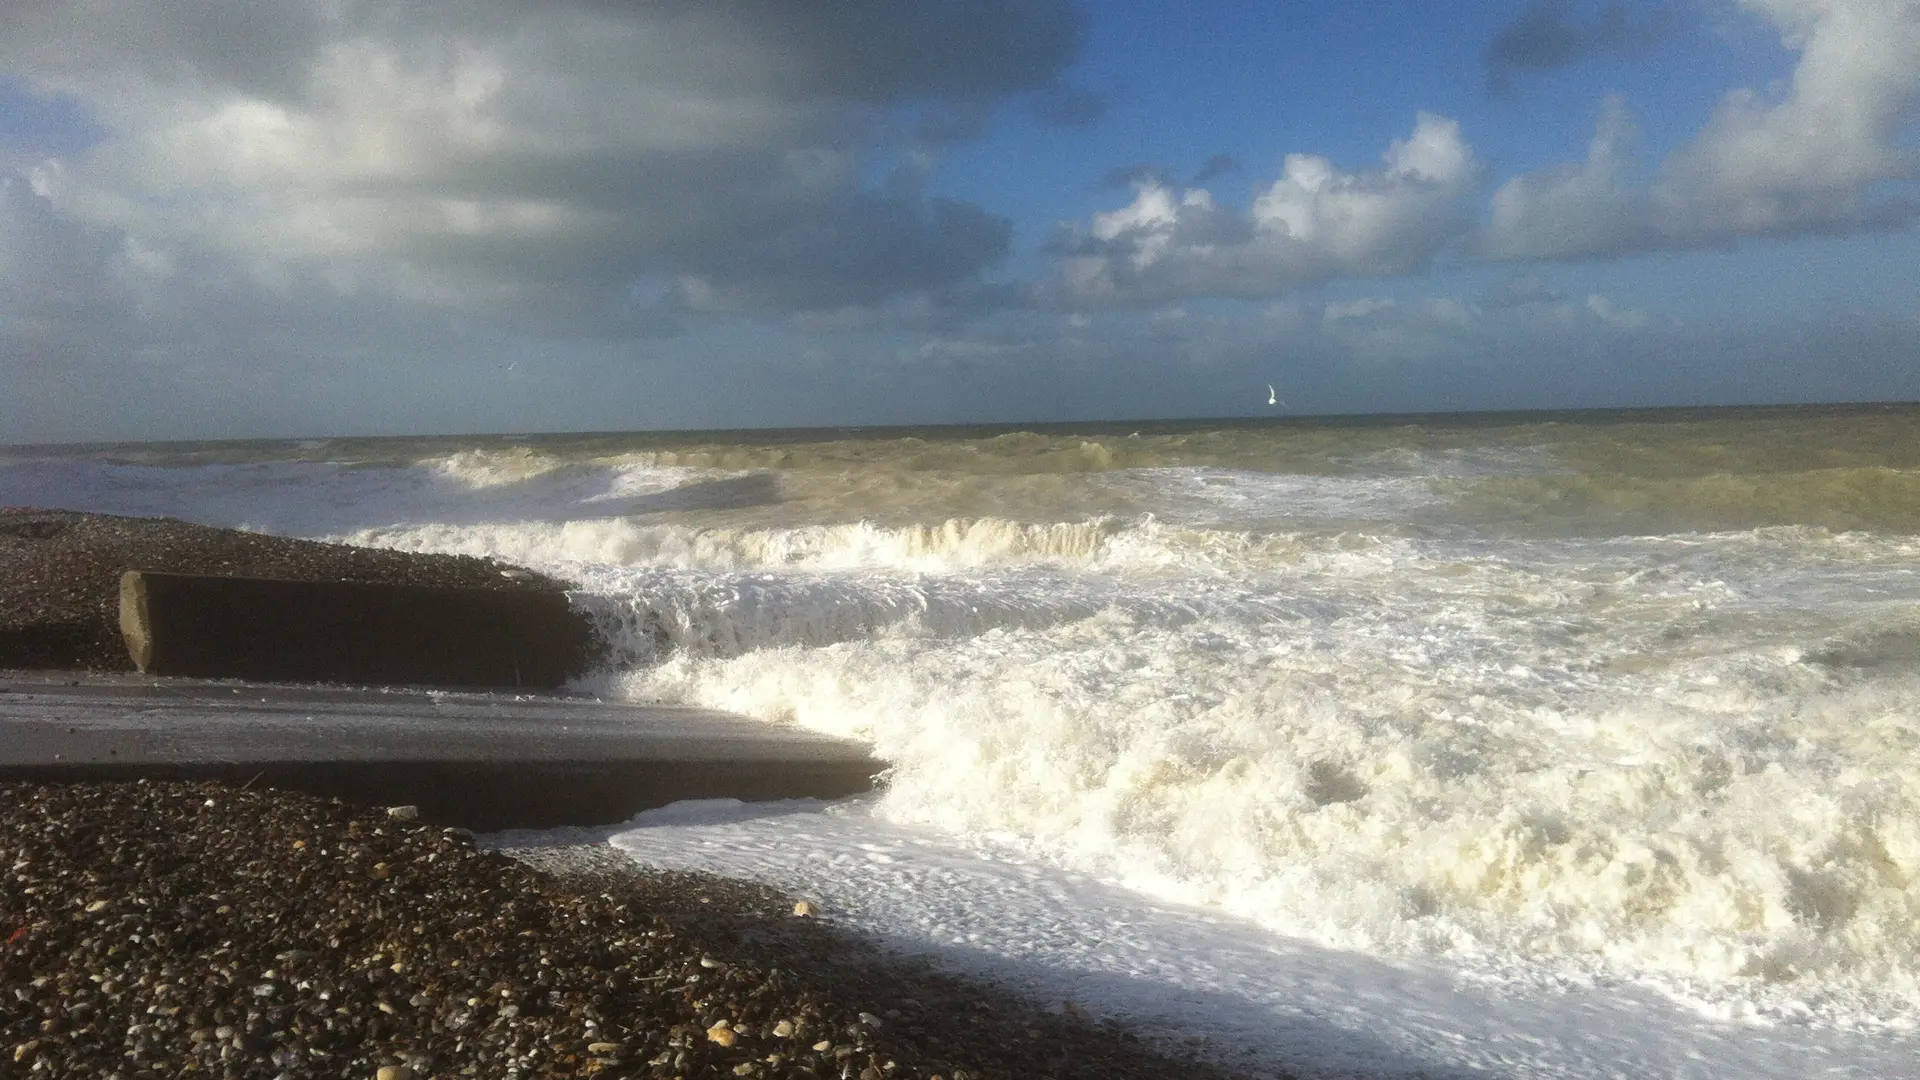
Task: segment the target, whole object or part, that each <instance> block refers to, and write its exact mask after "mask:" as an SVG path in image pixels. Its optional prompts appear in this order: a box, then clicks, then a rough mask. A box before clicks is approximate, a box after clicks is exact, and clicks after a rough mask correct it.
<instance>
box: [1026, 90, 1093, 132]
mask: <svg viewBox="0 0 1920 1080" xmlns="http://www.w3.org/2000/svg"><path fill="white" fill-rule="evenodd" d="M1033 115H1034V117H1035V118H1036V119H1038V120H1039V121H1040V122H1041V123H1042V124H1045V125H1046V126H1048V127H1055V128H1083V127H1092V126H1093V125H1094V124H1097V123H1099V122H1100V121H1101V120H1102V119H1104V118H1105V117H1106V115H1107V102H1106V99H1105V98H1103V97H1101V96H1100V95H1098V94H1096V93H1094V92H1093V91H1091V90H1082V89H1080V88H1078V87H1073V86H1052V87H1048V88H1046V89H1044V90H1041V91H1039V92H1038V93H1036V94H1035V95H1034V96H1033Z"/></svg>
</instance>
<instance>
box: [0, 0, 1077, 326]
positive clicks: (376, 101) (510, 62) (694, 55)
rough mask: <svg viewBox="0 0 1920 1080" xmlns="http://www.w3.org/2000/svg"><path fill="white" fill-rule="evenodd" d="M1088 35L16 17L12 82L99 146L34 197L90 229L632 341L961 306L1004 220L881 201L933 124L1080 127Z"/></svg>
mask: <svg viewBox="0 0 1920 1080" xmlns="http://www.w3.org/2000/svg"><path fill="white" fill-rule="evenodd" d="M1081 34H1082V27H1081V23H1080V20H1079V17H1078V15H1077V14H1076V13H1075V11H1074V10H1073V9H1072V8H1071V7H1070V6H1068V4H1067V3H1065V0H964V2H959V3H948V4H939V5H897V4H891V3H884V2H880V0H861V2H852V3H844V4H834V5H829V6H826V7H816V6H813V5H790V4H783V3H777V2H773V0H761V2H751V0H737V2H733V3H719V4H702V3H692V2H673V0H668V2H661V3H651V4H607V3H597V2H590V0H572V2H566V3H557V4H549V5H537V6H528V5H522V4H514V3H506V2H480V3H459V4H456V3H451V2H441V0H425V2H422V3H410V4H405V5H399V6H395V5H389V4H376V3H371V2H366V0H345V2H341V3H331V4H320V3H309V2H298V0H262V2H260V3H253V4H247V5H242V6H240V7H238V8H236V7H235V6H234V5H231V4H220V3H214V2H212V0H183V2H180V3H169V4H141V3H134V2H131V0H49V2H39V3H33V4H15V5H8V6H7V7H6V8H5V9H4V10H3V11H0V70H6V71H11V72H13V73H14V74H16V75H17V76H20V77H23V78H24V79H26V80H27V82H28V83H29V84H30V85H31V86H32V87H33V88H34V89H35V90H36V91H38V92H41V93H64V94H68V95H71V96H73V97H74V98H77V99H79V100H81V101H84V102H85V103H86V104H87V105H88V106H89V107H90V108H91V109H93V110H94V111H95V112H96V114H97V117H98V120H99V121H100V123H101V124H102V126H103V127H104V128H105V129H106V130H108V131H109V132H111V133H112V134H111V135H110V136H109V137H107V138H105V139H104V140H103V141H101V142H100V143H99V144H98V145H97V146H95V147H93V148H92V149H91V150H89V151H88V152H85V153H82V154H77V155H70V156H67V157H65V158H62V159H58V160H51V161H48V162H45V163H43V164H41V165H39V166H38V167H37V168H35V169H34V171H33V174H32V180H33V186H34V188H35V190H36V191H37V192H38V193H39V194H41V195H43V196H44V197H46V198H47V199H48V200H49V201H50V203H51V205H52V206H54V207H55V208H56V209H57V210H58V211H59V212H60V213H62V214H64V215H68V216H71V217H73V218H74V219H76V220H78V221H83V222H86V223H87V224H88V225H89V226H92V227H101V228H110V229H115V230H119V231H120V232H121V233H123V234H124V235H126V236H128V237H130V238H133V239H134V240H136V241H138V242H139V243H141V244H144V245H147V246H148V247H151V248H155V249H182V250H196V251H202V252H216V251H217V252H224V253H229V254H231V255H233V256H235V257H236V259H237V260H238V261H239V262H240V263H241V264H243V265H245V266H247V267H249V268H251V269H252V270H253V271H255V272H257V273H258V274H260V275H263V276H268V277H271V276H273V275H276V274H282V273H286V272H289V271H292V270H301V269H304V270H311V271H313V272H315V273H318V274H319V275H320V276H321V277H322V278H323V279H324V280H325V281H327V282H329V283H330V284H331V286H332V287H333V288H335V289H337V290H340V291H343V292H352V291H356V290H373V289H379V290H391V291H394V292H397V293H399V294H400V295H403V296H405V297H407V298H409V299H410V300H412V301H413V302H416V303H421V304H424V305H428V306H430V307H439V308H446V309H459V310H464V311H468V312H473V313H482V314H493V315H499V314H503V313H505V314H512V315H517V316H523V317H533V318H544V319H547V320H550V321H552V322H555V323H571V324H579V323H583V322H592V321H595V320H603V321H605V320H610V321H612V322H614V323H616V324H617V323H618V321H619V316H620V315H621V314H622V312H624V311H626V310H628V308H629V307H630V306H631V301H632V297H631V296H630V295H629V293H630V292H631V290H633V289H634V287H635V285H636V283H664V284H665V285H666V286H667V287H669V288H670V289H671V290H672V292H673V293H674V294H675V295H677V296H679V298H680V299H682V300H683V301H685V302H687V303H689V304H690V305H692V306H696V307H701V306H704V307H712V308H723V309H728V310H752V311H784V310H792V309H797V308H806V307H814V306H821V305H832V304H845V303H855V302H871V301H876V300H880V299H884V298H886V297H889V296H893V295H897V294H900V293H906V292H912V291H915V290H937V289H940V288H944V287H949V286H953V285H956V284H960V283H964V282H966V281H968V280H970V279H972V278H974V277H976V276H977V275H978V274H979V273H980V272H981V271H982V270H983V269H985V268H987V267H990V266H992V265H994V264H995V263H997V262H998V261H999V260H1000V259H1002V258H1003V257H1004V256H1005V255H1006V252H1007V237H1008V232H1009V226H1008V224H1007V223H1006V221H1005V220H1004V219H1002V218H999V217H997V216H996V215H994V214H992V213H990V212H989V211H987V210H985V209H983V208H981V207H978V206H974V205H971V204H965V203H958V202H952V201H940V200H936V199H932V198H929V197H928V196H927V195H926V194H925V193H924V192H923V191H922V190H921V188H922V185H921V184H919V183H917V182H916V176H915V175H914V164H913V162H912V161H911V160H908V159H904V158H903V159H901V160H900V161H899V162H897V163H896V165H897V167H896V172H897V173H898V175H897V176H896V178H895V180H894V181H893V182H890V183H884V184H881V185H879V186H877V187H876V186H874V185H873V184H872V183H870V182H869V179H868V177H869V176H870V175H871V174H872V172H873V170H874V168H875V166H876V164H877V163H879V164H883V165H884V159H885V156H886V151H885V149H884V148H885V147H886V146H887V145H889V140H896V141H897V140H899V139H902V138H905V137H906V136H902V135H901V131H902V130H905V129H909V128H912V127H913V126H914V124H915V121H916V118H924V117H926V116H928V115H935V114H938V115H948V114H952V113H954V112H956V111H957V112H961V113H964V112H966V111H968V110H974V111H979V110H982V109H988V108H991V107H992V106H993V105H994V104H995V103H996V102H998V101H1001V100H1003V99H1006V98H1008V97H1010V96H1013V95H1020V94H1029V93H1031V94H1035V95H1043V94H1044V95H1050V96H1049V97H1048V101H1049V102H1053V101H1054V99H1056V98H1059V97H1061V95H1062V94H1066V96H1068V97H1071V96H1072V95H1071V94H1069V93H1067V92H1066V91H1063V90H1062V89H1061V88H1060V86H1059V76H1060V73H1061V71H1062V70H1063V69H1064V68H1065V66H1066V65H1067V64H1068V63H1069V62H1070V61H1071V60H1072V59H1073V57H1074V55H1075V54H1076V51H1077V49H1078V47H1079V42H1080V38H1081ZM1079 104H1080V107H1081V111H1082V112H1085V111H1086V110H1087V109H1088V108H1089V107H1090V106H1088V105H1087V103H1086V102H1080V103H1079ZM1068 111H1071V110H1068Z"/></svg>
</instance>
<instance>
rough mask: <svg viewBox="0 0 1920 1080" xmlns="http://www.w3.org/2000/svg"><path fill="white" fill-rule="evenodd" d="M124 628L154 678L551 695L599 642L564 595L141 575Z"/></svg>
mask: <svg viewBox="0 0 1920 1080" xmlns="http://www.w3.org/2000/svg"><path fill="white" fill-rule="evenodd" d="M120 631H121V633H122V634H123V635H124V636H125V638H126V642H127V651H128V653H129V654H130V655H131V656H132V658H133V662H134V666H136V667H137V668H139V669H140V671H142V672H144V673H146V674H150V675H187V676H198V677H201V678H237V679H260V680H269V681H289V682H349V683H362V682H365V683H401V684H416V685H424V686H467V687H515V688H525V687H534V688H548V689H550V688H552V687H556V686H559V685H560V684H561V683H562V682H564V681H566V680H567V679H568V678H569V677H571V676H573V675H577V674H579V673H580V669H581V668H582V667H583V666H584V665H585V663H586V660H587V657H588V652H589V649H590V646H591V641H592V630H591V629H590V628H589V627H588V626H587V624H586V622H585V620H584V619H583V618H582V617H581V616H580V615H578V614H576V613H574V612H573V611H571V610H569V608H568V606H567V599H566V597H565V596H563V595H561V594H560V593H557V592H545V591H535V590H507V589H476V588H461V587H454V586H442V585H402V584H386V583H374V582H361V581H288V580H280V579H275V578H258V577H216V576H211V575H203V574H167V573H154V572H151V571H139V570H132V571H128V572H127V573H125V574H123V575H121V578H120Z"/></svg>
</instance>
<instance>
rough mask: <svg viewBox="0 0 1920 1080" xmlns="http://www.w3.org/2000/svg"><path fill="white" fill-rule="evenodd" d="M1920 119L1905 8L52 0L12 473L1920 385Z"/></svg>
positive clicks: (24, 185)
mask: <svg viewBox="0 0 1920 1080" xmlns="http://www.w3.org/2000/svg"><path fill="white" fill-rule="evenodd" d="M827 12H830V14H827ZM1917 121H1920V0H1677V2H1673V3H1658V2H1642V0H1631V2H1630V0H1620V2H1617V3H1607V2H1589V0H1519V2H1512V3H1508V2H1497V3H1486V4H1481V5H1475V6H1472V7H1469V8H1465V9H1460V8H1459V7H1458V6H1456V7H1454V8H1448V7H1444V6H1436V5H1432V4H1422V3H1401V2H1397V0H1396V2H1390V3H1379V4H1373V5H1353V4H1335V3H1296V4H1288V5H1272V4H1255V3H1245V4H1238V3H1236V4H1214V5H1193V4H1176V3H1160V2H1145V0H1138V2H1129V3H1119V2H1115V3H1104V4H1074V3H1071V2H1069V0H950V2H947V3H941V4H924V5H914V4H894V3H885V2H880V0H858V2H850V3H846V4H840V5H835V6H834V7H832V8H830V9H827V8H815V7H811V6H806V5H790V4H781V3H776V2H773V0H735V2H732V3H720V4H692V3H680V2H661V3H649V4H639V3H635V4H620V3H613V4H608V3H591V2H587V0H578V2H567V3H555V4H550V5H527V4H518V3H509V2H506V0H475V2H470V3H458V4H455V3H440V2H423V3H419V4H410V5H407V6H406V7H404V8H397V9H396V8H393V7H392V6H391V5H382V4H373V3H367V2H362V0H341V2H337V3H324V4H323V3H320V2H318V0H260V2H257V3H249V4H244V5H243V4H234V3H228V2H213V0H181V2H180V3H176V4H168V5H151V4H138V3H133V2H131V0H45V2H42V3H36V4H32V5H14V6H10V7H9V8H8V9H7V10H6V11H4V12H0V442H23V441H58V440H102V439H119V438H206V437H236V436H258V435H285V436H305V435H324V434H346V433H407V432H446V431H533V430H577V429H590V430H608V429H634V428H673V427H708V426H723V427H751V426H767V425H773V426H810V425H845V424H865V423H943V422H984V421H1019V420H1049V419H1107V418H1110V419H1121V418H1144V417H1176V416H1230V415H1249V414H1260V413H1264V412H1266V411H1268V407H1267V406H1266V404H1265V387H1266V384H1267V383H1268V382H1274V383H1278V384H1280V385H1281V386H1283V387H1284V388H1285V390H1286V393H1285V395H1284V396H1285V397H1286V399H1287V402H1288V406H1287V407H1288V409H1290V410H1291V411H1293V412H1296V413H1306V414H1311V413H1344V412H1372V411H1408V410H1447V409H1488V408H1514V407H1527V408H1535V407H1586V406H1607V405H1650V404H1696V403H1717V402H1725V403H1735V402H1753V401H1823V400H1824V401H1831V400H1860V399H1879V400H1891V399H1900V400H1905V399H1914V398H1920V288H1916V285H1920V243H1916V233H1915V226H1914V221H1915V217H1916V215H1920V183H1916V181H1917V180H1920V140H1917V139H1916V135H1920V131H1917V128H1920V124H1917V123H1916V122H1917Z"/></svg>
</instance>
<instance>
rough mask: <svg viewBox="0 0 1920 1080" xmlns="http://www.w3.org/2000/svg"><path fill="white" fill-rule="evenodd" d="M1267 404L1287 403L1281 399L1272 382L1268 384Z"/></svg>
mask: <svg viewBox="0 0 1920 1080" xmlns="http://www.w3.org/2000/svg"><path fill="white" fill-rule="evenodd" d="M1267 404H1269V405H1285V404H1286V402H1284V401H1281V400H1280V395H1279V394H1276V393H1274V392H1273V384H1272V383H1268V384H1267Z"/></svg>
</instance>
